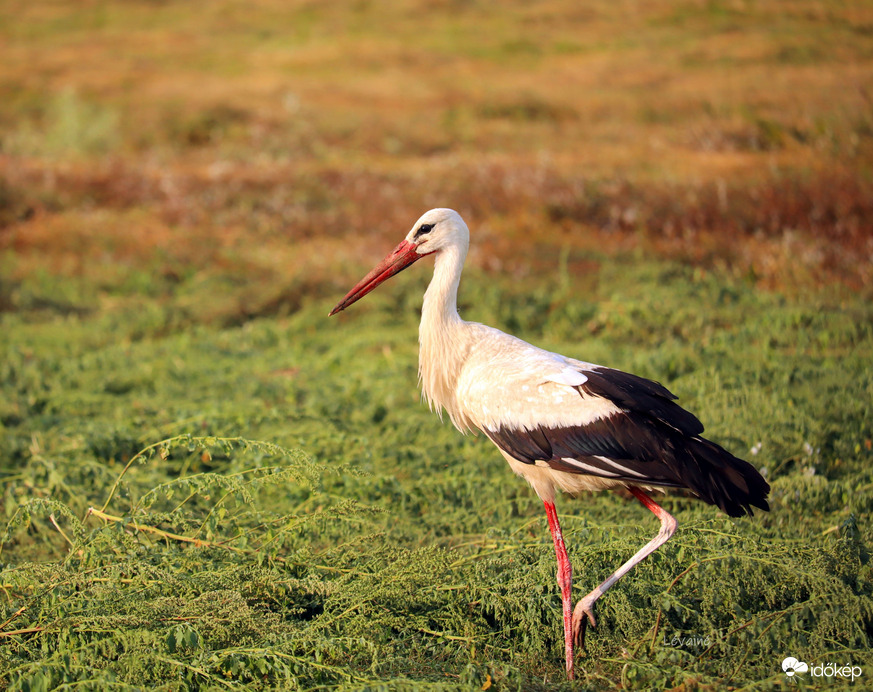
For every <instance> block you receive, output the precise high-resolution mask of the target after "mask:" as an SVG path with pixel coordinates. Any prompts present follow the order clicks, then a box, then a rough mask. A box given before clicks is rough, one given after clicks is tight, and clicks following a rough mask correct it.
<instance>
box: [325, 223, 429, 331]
mask: <svg viewBox="0 0 873 692" xmlns="http://www.w3.org/2000/svg"><path fill="white" fill-rule="evenodd" d="M415 247H416V246H415V245H414V244H413V243H410V242H409V241H407V240H403V241H402V242H401V243H400V245H398V246H397V247H396V248H394V249H393V250H392V251H391V252H390V253H389V254H388V256H387V257H386V258H385V259H383V260H382V261H381V262H379V264H377V265H376V266H375V267H373V269H372V271H371V272H370V273H369V274H367V275H366V276H365V277H364V278H363V279H361V280H360V281H359V282H358V283H357V284H355V287H354V288H353V289H352V290H351V291H349V292H348V293H347V294H346V297H345V298H343V299H342V300H341V301H340V302H339V303H337V305H336V307H335V308H334V309H333V310H331V311H330V313H329V314H328V317H332V316H333V315H335V314H337V313H338V312H340V311H342V310H345V309H346V308H347V307H348V306H349V305H351V304H352V303H354V302H356V301H358V300H360V299H361V298H363V297H364V296H365V295H367V294H368V293H369V292H370V291H372V290H373V289H374V288H376V286H378V285H379V284H381V283H382V282H383V281H386V280H388V279H390V278H391V277H392V276H394V275H395V274H398V273H400V272H402V271H403V270H404V269H406V268H407V267H408V266H409V265H410V264H412V263H413V262H415V261H416V260H420V259H421V258H422V257H424V255H419V254H418V253H417V252H416V251H415Z"/></svg>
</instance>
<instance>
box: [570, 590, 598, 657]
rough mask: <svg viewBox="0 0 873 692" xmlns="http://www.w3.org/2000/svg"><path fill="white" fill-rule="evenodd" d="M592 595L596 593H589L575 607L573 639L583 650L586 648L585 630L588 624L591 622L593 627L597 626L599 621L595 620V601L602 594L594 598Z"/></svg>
mask: <svg viewBox="0 0 873 692" xmlns="http://www.w3.org/2000/svg"><path fill="white" fill-rule="evenodd" d="M592 596H594V594H588V595H587V596H586V597H585V598H583V599H582V600H581V601H579V602H578V603H577V604H576V607H575V608H574V609H573V641H574V642H575V643H576V646H578V647H579V648H581V649H583V650H584V649H585V631H586V630H587V629H588V624H589V623H591V626H592V627H596V626H597V622H596V621H595V620H594V602H595V601H596V600H597V597H598V596H600V594H597V596H594V597H593V598H592Z"/></svg>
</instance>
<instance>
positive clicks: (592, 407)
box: [330, 209, 770, 678]
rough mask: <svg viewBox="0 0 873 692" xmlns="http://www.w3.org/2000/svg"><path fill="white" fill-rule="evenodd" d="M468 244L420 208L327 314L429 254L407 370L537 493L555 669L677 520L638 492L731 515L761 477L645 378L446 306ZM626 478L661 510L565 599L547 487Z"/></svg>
mask: <svg viewBox="0 0 873 692" xmlns="http://www.w3.org/2000/svg"><path fill="white" fill-rule="evenodd" d="M469 244H470V232H469V230H468V229H467V225H466V224H465V223H464V220H463V219H462V218H461V217H460V216H459V215H458V213H457V212H455V211H452V210H451V209H432V210H430V211H429V212H427V213H426V214H424V215H423V216H422V217H421V218H420V219H419V220H418V221H416V222H415V225H414V226H413V227H412V230H411V231H409V234H408V235H407V236H406V238H405V239H404V240H403V241H402V242H401V243H400V244H399V245H398V246H397V247H396V248H394V250H393V251H392V252H391V253H390V254H389V255H388V256H387V257H386V258H385V259H384V260H382V261H381V262H380V263H379V264H378V265H377V266H376V267H375V268H374V269H373V270H372V271H371V272H370V273H369V274H367V276H365V277H364V278H363V279H362V280H361V281H360V282H359V283H358V284H357V285H356V286H355V287H354V288H353V289H352V290H351V291H349V293H348V294H347V295H346V297H345V298H343V299H342V300H341V301H340V302H339V304H338V305H337V306H336V307H335V308H334V309H333V310H331V312H330V314H331V315H335V314H336V313H338V312H340V311H341V310H344V309H345V308H347V307H348V306H349V305H351V304H352V303H354V302H355V301H357V300H359V299H360V298H362V297H364V296H365V295H366V294H367V293H369V292H370V291H372V290H373V289H374V288H376V286H378V285H379V284H381V283H382V282H383V281H385V280H386V279H388V278H390V277H392V276H394V275H395V274H397V273H398V272H400V271H402V270H403V269H405V268H406V267H408V266H410V265H411V264H412V263H413V262H416V261H417V260H420V259H421V258H422V257H424V256H426V255H434V272H433V279H432V280H431V282H430V286H428V289H427V291H426V292H425V294H424V304H423V306H422V310H421V326H420V329H419V344H420V354H419V366H418V371H419V378H420V381H421V388H422V391H423V393H424V397H425V398H426V399H427V402H428V404H429V405H430V407H431V409H436V410H437V411H438V412H439V413H440V414H442V410H443V409H445V411H446V412H447V413H448V415H449V418H450V419H451V421H452V423H454V425H455V427H457V428H458V429H459V430H460V431H461V432H466V431H469V430H476V429H478V430H481V431H482V432H483V433H485V435H487V436H488V437H489V438H490V439H491V441H492V442H493V443H494V444H495V445H497V448H498V449H499V450H500V452H501V453H502V454H503V456H504V457H505V458H506V460H507V461H508V462H509V466H510V467H511V468H512V470H513V471H515V472H516V473H517V474H519V475H520V476H522V477H524V478H525V479H526V480H527V481H528V483H530V484H531V486H533V489H534V490H535V491H536V493H537V495H539V497H540V499H541V500H542V501H543V503H544V504H545V508H546V516H547V518H548V522H549V530H550V531H551V534H552V540H553V542H554V545H555V554H556V556H557V560H558V572H557V578H558V585H559V586H560V589H561V600H562V602H563V615H564V653H565V659H566V667H567V674H568V676H569V677H570V678H572V677H573V660H574V657H573V645H574V642H575V643H577V644H580V645H583V646H584V638H585V629H586V627H587V624H588V623H589V622H590V623H591V626H592V627H593V626H594V624H595V621H594V604H595V602H596V601H597V599H598V598H600V597H601V596H602V595H603V594H604V592H605V591H606V590H607V589H608V588H609V587H611V586H612V585H613V584H615V582H616V581H618V580H619V579H620V578H621V577H622V576H624V575H625V574H626V573H627V572H628V571H630V570H631V569H632V568H633V567H634V565H636V564H637V563H639V562H640V561H641V560H643V559H644V558H645V557H646V556H647V555H649V554H650V553H652V552H654V551H655V550H656V549H657V548H658V547H660V546H661V545H663V544H664V543H665V542H666V541H667V540H668V539H669V538H670V536H672V535H673V532H674V531H675V530H676V527H677V525H678V524H677V522H676V519H674V518H673V517H672V516H671V515H670V514H669V513H668V512H667V511H666V510H664V509H663V508H662V507H660V506H659V505H658V504H657V503H656V502H655V501H654V500H652V499H651V498H650V497H649V496H648V495H647V494H646V493H645V492H644V489H645V490H650V489H652V488H665V487H666V488H687V489H689V490H691V491H692V492H693V493H694V494H695V495H697V496H698V497H699V498H700V499H701V500H703V501H705V502H708V503H710V504H713V505H716V506H718V507H719V508H720V509H721V510H723V511H724V512H726V513H727V514H729V515H730V516H732V517H737V516H742V515H743V514H746V513H748V514H751V513H752V510H751V506H752V505H753V506H755V507H759V508H761V509H764V510H767V509H769V507H768V505H767V499H766V498H767V493H768V492H769V490H770V486H769V485H768V484H767V482H766V481H765V480H764V479H763V478H762V477H761V475H760V474H759V473H758V472H757V471H756V470H755V468H754V467H753V466H752V465H751V464H749V463H748V462H745V461H743V460H742V459H738V458H737V457H735V456H733V455H732V454H731V453H730V452H727V451H726V450H724V449H722V448H721V447H719V446H718V445H717V444H715V443H713V442H710V441H709V440H706V439H704V438H702V437H700V433H702V432H703V426H702V425H701V423H700V421H699V420H697V418H696V417H695V416H694V415H692V414H691V413H689V412H688V411H686V410H684V409H683V408H681V407H680V406H679V405H677V404H676V403H674V399H675V398H676V397H675V396H674V395H673V394H671V393H670V392H669V391H668V390H667V389H666V388H665V387H663V386H662V385H660V384H658V383H657V382H652V381H651V380H647V379H643V378H641V377H637V376H636V375H630V374H628V373H625V372H621V371H619V370H613V369H611V368H606V367H603V366H600V365H594V364H593V363H586V362H584V361H580V360H575V359H573V358H567V357H566V356H562V355H558V354H557V353H550V352H549V351H544V350H543V349H540V348H537V347H536V346H531V345H530V344H528V343H526V342H524V341H522V340H520V339H517V338H516V337H514V336H510V335H508V334H504V333H503V332H501V331H499V330H497V329H493V328H492V327H487V326H485V325H482V324H477V323H475V322H466V321H464V320H463V319H461V317H460V316H459V315H458V308H457V296H458V285H459V283H460V280H461V270H462V268H463V265H464V259H465V258H466V256H467V249H468V247H469ZM621 487H624V488H627V489H628V490H629V491H630V492H631V494H633V495H634V497H636V498H637V499H638V500H639V501H640V502H641V503H642V504H643V505H644V506H645V507H647V508H648V509H650V510H651V511H652V512H654V513H655V515H656V516H657V517H658V519H660V520H661V529H660V531H659V532H658V534H657V536H655V537H654V538H653V539H652V540H651V541H649V543H647V544H646V545H645V546H643V548H642V549H640V551H639V552H638V553H637V554H636V555H634V556H633V557H632V558H631V559H630V560H628V561H627V562H626V563H624V564H623V565H622V566H621V567H619V568H618V569H617V570H616V571H615V572H613V573H612V574H611V575H609V577H607V578H606V579H605V580H604V581H603V582H602V583H601V584H600V585H599V586H598V587H597V588H595V589H594V590H593V591H591V593H589V594H588V595H587V596H585V597H584V598H583V599H582V600H581V601H579V603H577V604H576V608H575V610H574V609H573V605H572V595H571V590H572V569H571V566H570V560H569V558H568V557H567V549H566V547H565V545H564V539H563V536H562V535H561V526H560V523H559V522H558V514H557V512H556V511H555V504H554V503H555V490H556V489H560V490H563V491H564V492H567V493H570V494H572V495H575V494H577V493H580V492H581V491H584V490H604V489H607V488H621Z"/></svg>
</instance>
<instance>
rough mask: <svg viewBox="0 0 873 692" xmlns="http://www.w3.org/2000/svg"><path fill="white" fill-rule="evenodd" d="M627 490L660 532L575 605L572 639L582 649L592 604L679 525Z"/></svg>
mask: <svg viewBox="0 0 873 692" xmlns="http://www.w3.org/2000/svg"><path fill="white" fill-rule="evenodd" d="M627 489H628V490H630V492H631V494H632V495H633V496H634V497H635V498H637V499H638V500H639V501H640V503H641V504H642V505H643V507H645V508H646V509H649V510H651V511H652V512H654V513H655V516H657V517H658V519H660V520H661V530H660V531H658V535H657V536H655V537H654V538H653V539H652V540H651V541H649V542H648V543H646V545H644V546H643V547H642V548H641V549H640V550H639V552H637V554H636V555H634V556H633V557H632V558H631V559H630V560H628V561H627V562H625V563H624V564H623V565H622V566H621V567H619V568H618V569H617V570H615V572H613V573H612V574H610V575H609V576H608V577H607V578H606V579H605V580H604V581H603V583H602V584H600V586H598V587H597V588H596V589H594V590H593V591H592V592H591V593H589V594H588V595H587V596H585V598H583V599H582V600H581V601H579V602H578V603H577V604H576V609H575V610H574V611H573V637H574V640H575V641H576V642H577V643H578V644H579V645H580V646H583V647H584V646H585V630H586V629H587V627H588V623H589V622H590V623H591V626H592V627H594V624H595V623H594V603H595V602H596V601H597V599H598V598H600V597H601V596H602V595H603V594H604V593H606V590H607V589H608V588H609V587H610V586H612V585H613V584H615V582H617V581H618V580H619V579H621V578H622V577H623V576H624V575H625V574H627V573H628V572H629V571H630V570H631V569H632V568H633V567H634V566H635V565H636V564H637V563H639V562H641V561H642V560H643V559H645V558H646V556H648V555H651V554H652V553H653V552H655V551H656V550H657V549H658V548H660V547H661V546H662V545H664V543H666V542H667V541H668V540H669V539H670V536H672V535H673V532H674V531H676V527H677V526H679V523H678V522H677V521H676V519H675V518H674V517H673V515H671V514H670V513H669V512H668V511H667V510H665V509H664V508H663V507H661V505H659V504H658V503H657V502H655V501H654V500H653V499H652V498H650V497H649V496H648V495H646V494H645V493H644V492H643V491H642V490H640V489H639V488H635V487H633V486H628V488H627Z"/></svg>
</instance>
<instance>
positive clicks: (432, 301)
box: [421, 247, 467, 328]
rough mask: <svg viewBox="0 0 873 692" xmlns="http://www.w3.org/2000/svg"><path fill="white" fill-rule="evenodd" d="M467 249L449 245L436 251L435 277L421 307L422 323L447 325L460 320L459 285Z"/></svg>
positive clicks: (423, 324)
mask: <svg viewBox="0 0 873 692" xmlns="http://www.w3.org/2000/svg"><path fill="white" fill-rule="evenodd" d="M466 254H467V253H466V249H465V248H458V247H448V248H444V249H442V250H440V251H439V252H437V253H436V258H435V261H434V268H433V279H431V282H430V285H429V286H428V287H427V291H425V293H424V303H423V304H422V308H421V325H422V328H424V327H425V325H437V324H439V325H440V326H441V327H446V326H448V325H449V324H451V323H453V322H459V321H460V319H461V318H460V316H459V315H458V286H459V284H460V283H461V270H462V269H463V267H464V259H465V257H466Z"/></svg>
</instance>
